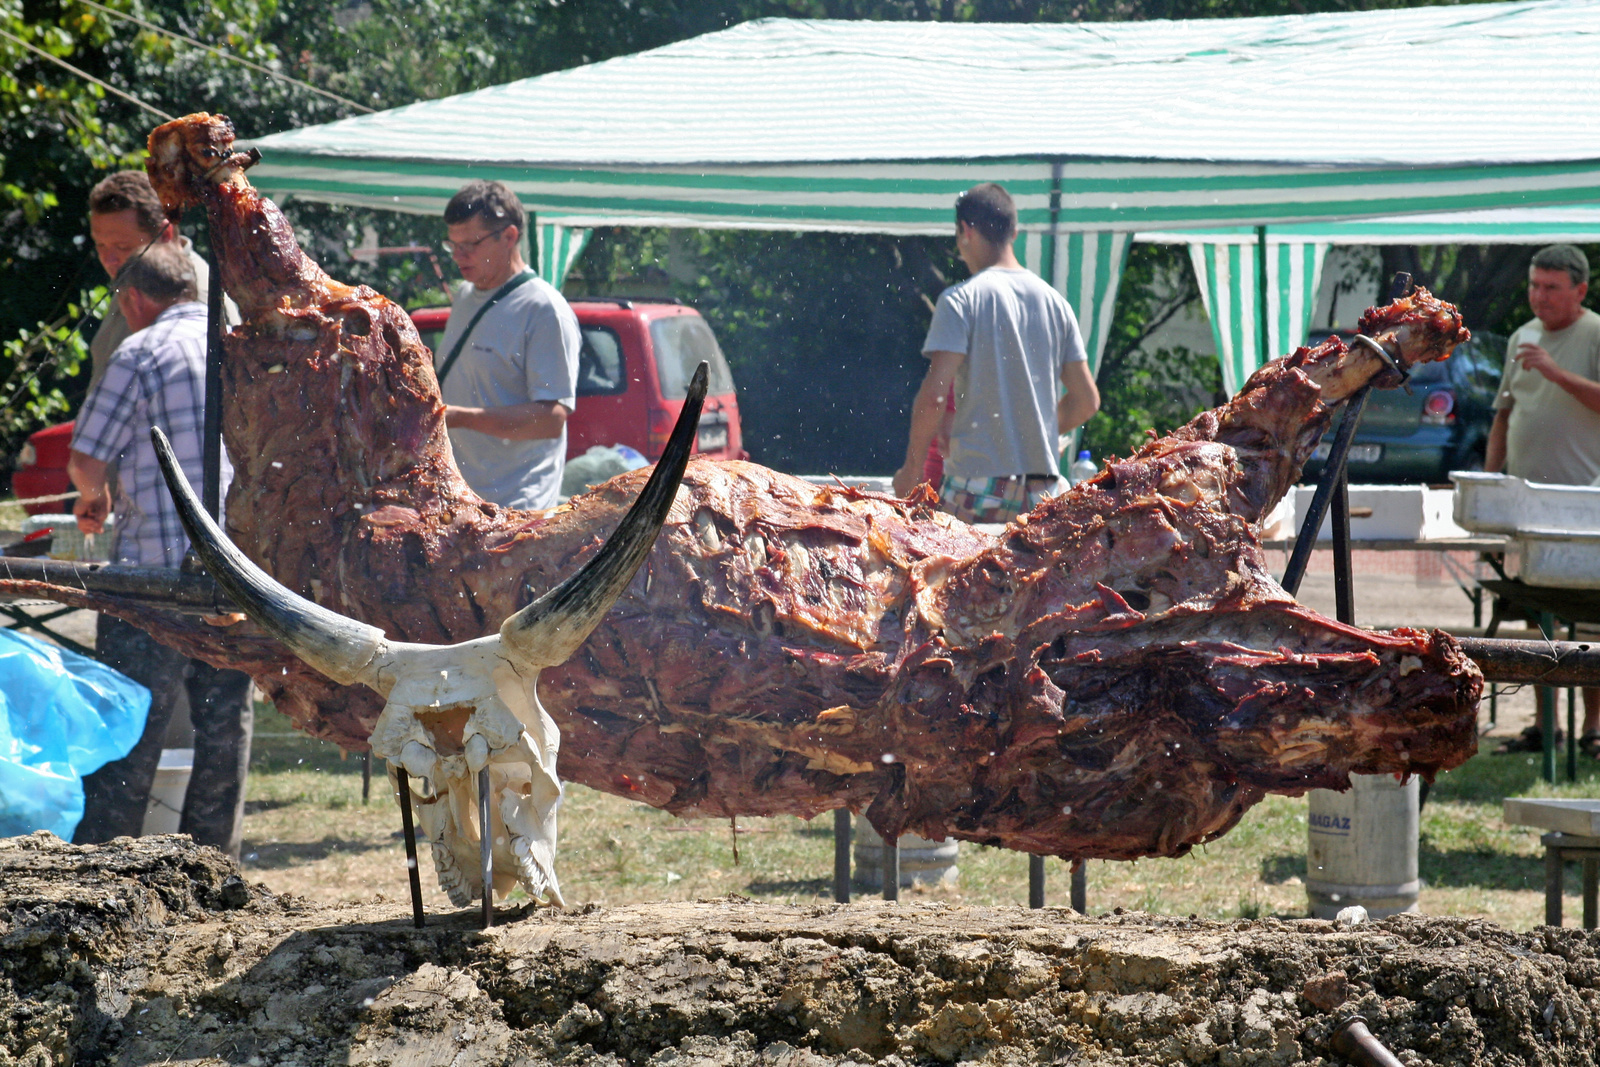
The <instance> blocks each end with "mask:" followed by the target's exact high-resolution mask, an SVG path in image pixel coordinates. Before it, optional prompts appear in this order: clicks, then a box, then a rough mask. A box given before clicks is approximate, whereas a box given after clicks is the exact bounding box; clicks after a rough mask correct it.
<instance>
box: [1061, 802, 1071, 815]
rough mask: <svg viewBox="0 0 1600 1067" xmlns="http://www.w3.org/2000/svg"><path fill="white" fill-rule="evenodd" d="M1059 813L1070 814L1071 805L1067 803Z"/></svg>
mask: <svg viewBox="0 0 1600 1067" xmlns="http://www.w3.org/2000/svg"><path fill="white" fill-rule="evenodd" d="M1061 814H1063V815H1071V814H1072V805H1071V804H1068V805H1067V806H1066V807H1064V808H1062V809H1061Z"/></svg>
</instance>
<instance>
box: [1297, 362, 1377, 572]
mask: <svg viewBox="0 0 1600 1067" xmlns="http://www.w3.org/2000/svg"><path fill="white" fill-rule="evenodd" d="M1371 392H1372V386H1370V385H1363V386H1362V387H1361V388H1360V389H1357V390H1356V391H1355V392H1354V393H1352V394H1351V395H1350V399H1349V400H1347V401H1345V409H1344V418H1342V419H1341V420H1340V421H1339V432H1338V433H1336V434H1334V437H1333V447H1332V448H1331V449H1329V451H1328V461H1327V463H1325V464H1324V465H1323V468H1322V477H1321V478H1320V479H1319V480H1318V481H1317V491H1316V492H1314V493H1312V494H1311V507H1310V509H1309V510H1308V511H1307V512H1306V517H1305V521H1304V522H1302V523H1301V524H1300V532H1299V534H1298V535H1297V536H1296V537H1295V541H1294V553H1293V554H1292V555H1291V556H1290V557H1289V566H1288V567H1287V568H1286V569H1285V570H1284V572H1283V588H1284V589H1285V591H1287V592H1288V594H1289V595H1290V596H1294V595H1295V594H1297V593H1298V592H1299V591H1300V582H1301V580H1302V579H1304V578H1305V576H1306V566H1307V564H1309V563H1310V562H1311V553H1312V551H1313V550H1314V549H1315V548H1316V547H1317V534H1318V533H1320V532H1321V530H1322V520H1323V518H1324V517H1326V515H1327V514H1328V504H1329V503H1330V502H1331V501H1332V499H1333V491H1334V487H1335V486H1336V485H1337V484H1338V482H1339V474H1341V473H1343V471H1344V465H1345V461H1346V460H1347V459H1348V458H1349V457H1350V442H1351V441H1353V440H1355V436H1356V427H1357V426H1358V425H1359V424H1360V422H1361V413H1362V411H1364V410H1365V409H1366V406H1367V395H1368V394H1369V393H1371ZM1345 518H1346V521H1348V519H1349V514H1348V512H1347V513H1346V516H1345ZM1347 532H1348V531H1347Z"/></svg>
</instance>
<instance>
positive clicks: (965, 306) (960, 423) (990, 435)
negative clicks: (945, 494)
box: [922, 267, 1089, 478]
mask: <svg viewBox="0 0 1600 1067" xmlns="http://www.w3.org/2000/svg"><path fill="white" fill-rule="evenodd" d="M922 351H923V352H924V353H927V352H961V353H964V354H965V355H966V357H967V358H966V359H965V360H963V361H962V363H961V369H960V371H959V372H957V374H956V411H955V419H954V420H953V422H952V424H951V429H950V455H949V456H948V457H946V459H945V464H944V469H945V472H946V473H948V474H951V475H953V476H955V477H958V478H997V477H1000V476H1002V475H1015V474H1054V473H1056V469H1057V464H1058V462H1059V457H1058V455H1057V453H1056V448H1057V444H1056V439H1057V437H1058V435H1059V430H1058V428H1057V425H1056V398H1057V397H1058V396H1059V395H1060V384H1059V382H1060V379H1061V365H1062V364H1064V363H1081V362H1084V361H1085V360H1087V359H1088V358H1089V357H1088V353H1087V352H1085V351H1084V347H1083V337H1082V335H1081V334H1079V333H1078V320H1077V318H1076V316H1074V315H1073V314H1072V308H1071V307H1070V306H1069V305H1068V304H1067V301H1066V298H1065V297H1063V296H1062V295H1061V294H1060V293H1058V292H1056V291H1055V290H1054V289H1052V288H1050V286H1049V285H1047V284H1046V283H1045V282H1044V280H1043V279H1041V278H1040V277H1039V276H1038V275H1036V274H1033V273H1031V272H1030V271H1026V270H1021V269H1014V268H1002V267H990V268H989V269H988V270H984V271H980V272H978V273H977V274H975V275H973V276H972V277H971V278H968V279H967V280H966V281H964V282H961V283H959V284H957V285H952V286H951V287H950V288H948V289H946V290H945V291H944V292H943V293H941V294H939V304H938V306H937V307H936V308H935V309H934V312H933V325H931V326H930V327H929V328H928V339H927V340H926V341H924V342H923V344H922Z"/></svg>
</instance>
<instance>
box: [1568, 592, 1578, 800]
mask: <svg viewBox="0 0 1600 1067" xmlns="http://www.w3.org/2000/svg"><path fill="white" fill-rule="evenodd" d="M1577 639H1578V624H1577V623H1575V622H1569V623H1567V640H1568V641H1576V640H1577ZM1577 780H1578V691H1577V690H1576V689H1574V688H1573V687H1572V686H1570V685H1569V686H1567V781H1569V782H1576V781H1577Z"/></svg>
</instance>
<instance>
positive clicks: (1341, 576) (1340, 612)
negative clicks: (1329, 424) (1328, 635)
mask: <svg viewBox="0 0 1600 1067" xmlns="http://www.w3.org/2000/svg"><path fill="white" fill-rule="evenodd" d="M1333 616H1334V618H1336V619H1338V620H1339V621H1340V622H1342V623H1345V624H1347V625H1350V626H1354V625H1355V621H1356V590H1355V575H1354V574H1353V573H1352V572H1351V569H1350V485H1349V481H1348V479H1347V475H1346V472H1345V470H1344V468H1342V467H1341V468H1340V469H1339V474H1338V477H1337V478H1336V479H1335V480H1334V483H1333Z"/></svg>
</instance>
